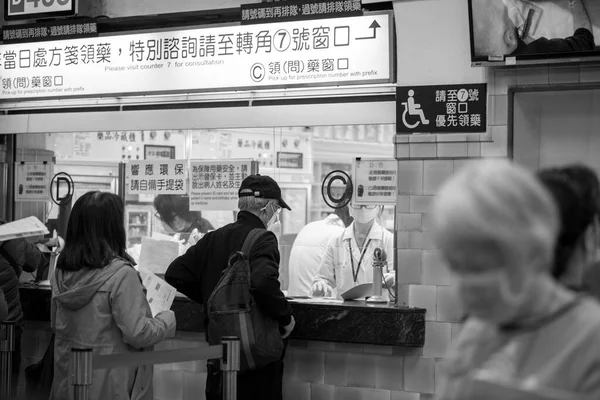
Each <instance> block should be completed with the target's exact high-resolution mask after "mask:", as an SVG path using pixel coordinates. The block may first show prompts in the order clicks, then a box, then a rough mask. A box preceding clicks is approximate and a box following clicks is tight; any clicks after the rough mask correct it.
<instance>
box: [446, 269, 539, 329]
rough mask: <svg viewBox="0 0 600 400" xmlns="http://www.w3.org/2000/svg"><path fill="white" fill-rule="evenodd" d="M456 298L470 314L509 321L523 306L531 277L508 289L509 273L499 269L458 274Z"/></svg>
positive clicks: (498, 322)
mask: <svg viewBox="0 0 600 400" xmlns="http://www.w3.org/2000/svg"><path fill="white" fill-rule="evenodd" d="M454 279H455V281H456V282H457V287H458V291H459V293H458V294H459V298H460V299H461V300H462V303H463V305H464V307H465V308H466V310H465V311H467V312H468V313H469V314H471V315H473V316H474V317H477V318H479V319H482V320H485V321H489V322H492V323H496V324H501V323H506V322H511V319H512V318H514V317H515V316H516V315H518V313H519V312H520V311H521V309H522V308H523V306H524V303H525V301H526V299H527V293H528V291H529V286H530V282H531V278H525V279H526V280H525V282H523V286H522V287H521V288H520V291H519V292H518V293H517V292H514V291H513V290H512V289H511V284H510V280H509V278H508V274H507V273H506V272H505V271H502V270H499V271H494V272H485V273H481V274H457V275H455V277H454Z"/></svg>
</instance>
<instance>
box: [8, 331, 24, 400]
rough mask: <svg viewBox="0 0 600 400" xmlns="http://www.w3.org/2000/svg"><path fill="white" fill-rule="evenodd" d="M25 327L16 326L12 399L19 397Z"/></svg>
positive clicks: (11, 384) (11, 386)
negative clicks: (22, 340) (22, 342)
mask: <svg viewBox="0 0 600 400" xmlns="http://www.w3.org/2000/svg"><path fill="white" fill-rule="evenodd" d="M22 335H23V328H21V327H20V326H16V327H15V352H14V353H13V354H12V376H11V380H10V392H11V399H16V398H17V388H18V387H19V372H20V371H21V336H22Z"/></svg>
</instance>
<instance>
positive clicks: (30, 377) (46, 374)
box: [25, 334, 54, 400]
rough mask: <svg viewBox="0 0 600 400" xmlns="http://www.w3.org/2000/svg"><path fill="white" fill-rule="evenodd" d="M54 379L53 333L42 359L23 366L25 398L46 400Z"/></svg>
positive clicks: (28, 399)
mask: <svg viewBox="0 0 600 400" xmlns="http://www.w3.org/2000/svg"><path fill="white" fill-rule="evenodd" d="M53 379H54V334H52V337H51V338H50V343H49V344H48V348H47V349H46V352H45V353H44V357H42V359H41V360H40V361H39V362H37V363H35V364H32V365H30V366H28V367H26V368H25V393H26V394H27V397H26V398H27V400H48V398H50V393H51V392H52V381H53Z"/></svg>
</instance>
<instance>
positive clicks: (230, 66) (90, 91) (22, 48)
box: [0, 12, 394, 101]
mask: <svg viewBox="0 0 600 400" xmlns="http://www.w3.org/2000/svg"><path fill="white" fill-rule="evenodd" d="M392 43H393V41H392V19H391V13H388V12H386V13H377V14H373V15H370V16H361V17H348V18H338V19H321V20H309V21H290V22H281V23H272V24H263V25H246V26H229V27H218V28H204V29H193V30H184V31H174V32H153V33H145V34H128V35H120V36H104V37H98V38H86V39H73V40H61V41H54V42H45V43H23V44H9V45H0V101H6V100H20V99H26V98H36V99H39V98H64V97H69V96H80V97H82V96H85V97H92V96H107V95H127V94H143V93H177V92H179V93H189V92H198V91H215V90H232V89H236V90H237V89H251V88H254V89H256V88H266V87H270V88H273V87H285V88H289V87H295V86H310V85H317V86H318V85H343V84H358V83H383V82H390V81H392V80H393V77H394V74H393V68H392V65H393V59H394V52H393V49H392Z"/></svg>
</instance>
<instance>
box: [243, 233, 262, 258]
mask: <svg viewBox="0 0 600 400" xmlns="http://www.w3.org/2000/svg"><path fill="white" fill-rule="evenodd" d="M266 232H267V230H266V229H261V228H255V229H252V230H251V231H250V233H249V234H248V236H246V240H245V241H244V246H243V247H242V253H243V254H244V257H247V258H250V251H251V250H252V248H253V247H254V244H255V243H256V241H257V240H258V239H260V237H261V236H263V235H264V234H265V233H266Z"/></svg>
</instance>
